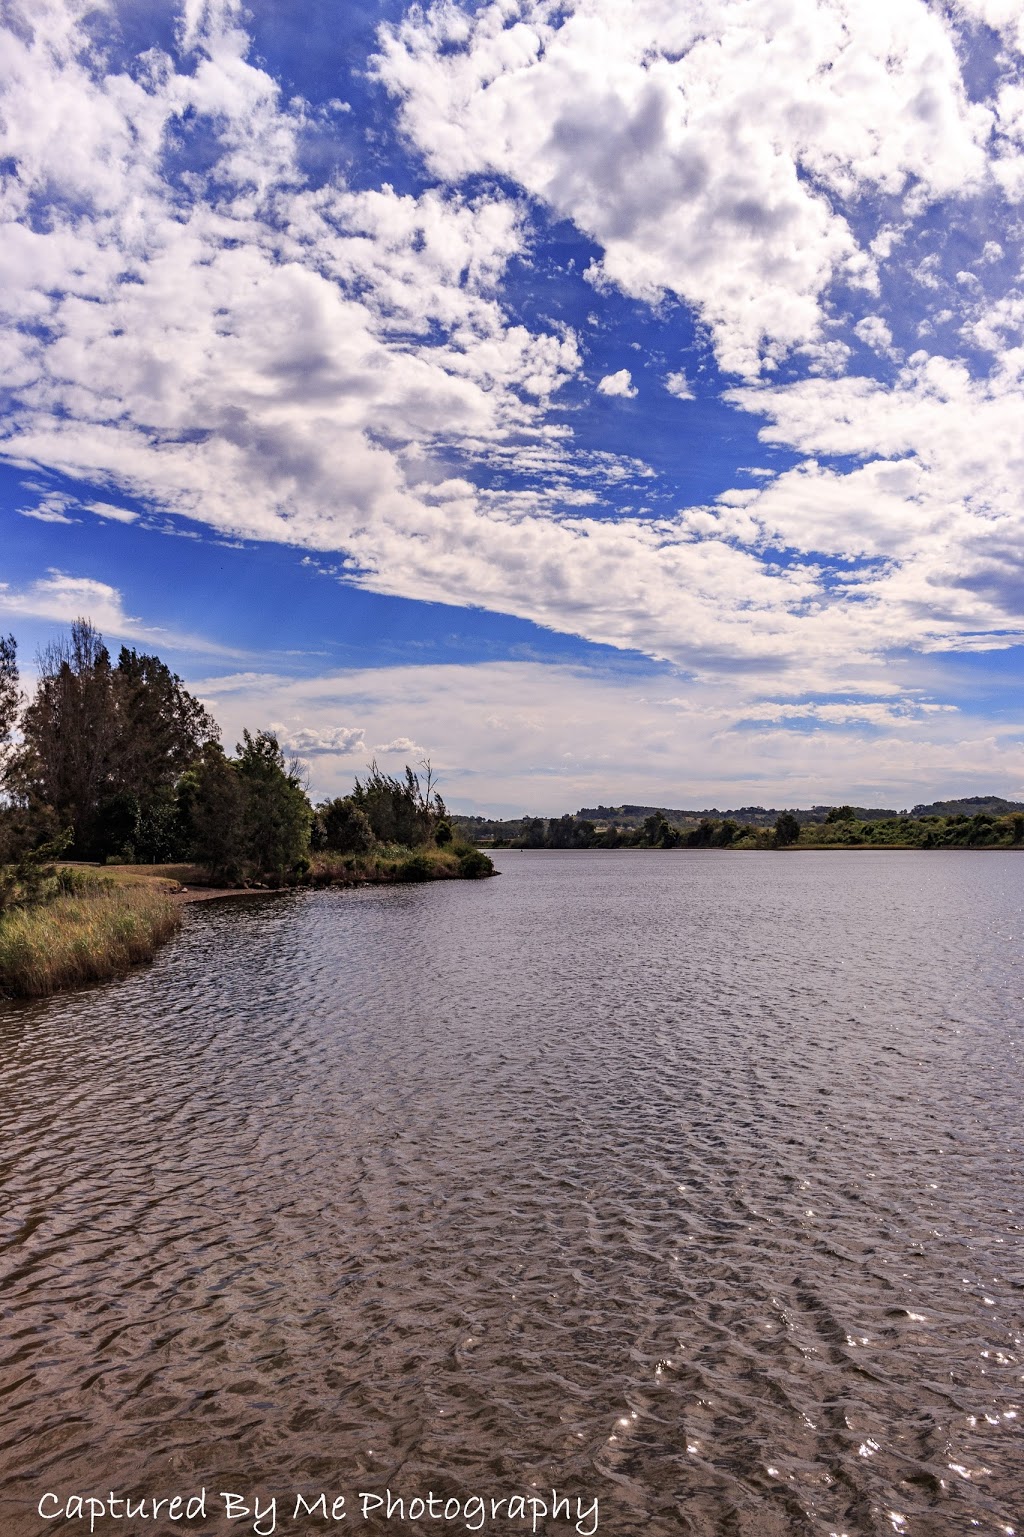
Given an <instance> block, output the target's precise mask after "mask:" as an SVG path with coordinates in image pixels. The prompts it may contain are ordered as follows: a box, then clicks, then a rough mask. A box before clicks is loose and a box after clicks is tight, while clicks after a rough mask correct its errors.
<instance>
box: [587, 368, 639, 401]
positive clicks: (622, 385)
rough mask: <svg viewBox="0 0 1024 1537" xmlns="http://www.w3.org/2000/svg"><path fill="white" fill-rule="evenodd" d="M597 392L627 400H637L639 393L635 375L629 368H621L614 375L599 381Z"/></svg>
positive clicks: (607, 375)
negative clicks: (634, 381) (634, 380)
mask: <svg viewBox="0 0 1024 1537" xmlns="http://www.w3.org/2000/svg"><path fill="white" fill-rule="evenodd" d="M597 392H598V394H599V395H621V396H622V397H623V399H625V400H633V399H635V397H636V393H637V391H636V386H635V384H634V383H633V375H632V374H631V373H630V371H629V369H628V368H620V369H619V370H618V372H617V373H614V374H605V376H604V378H603V379H600V380H599V381H598V385H597Z"/></svg>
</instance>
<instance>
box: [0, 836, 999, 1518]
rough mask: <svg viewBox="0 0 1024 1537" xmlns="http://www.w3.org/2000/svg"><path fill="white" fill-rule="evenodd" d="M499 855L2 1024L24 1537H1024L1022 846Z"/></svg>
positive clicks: (357, 896)
mask: <svg viewBox="0 0 1024 1537" xmlns="http://www.w3.org/2000/svg"><path fill="white" fill-rule="evenodd" d="M499 862H500V864H501V867H502V870H503V872H504V873H503V875H502V877H501V879H500V880H494V881H489V882H482V883H479V884H476V883H460V884H451V885H437V886H427V887H406V888H398V889H391V890H365V891H358V892H322V893H301V894H296V895H292V896H286V897H283V898H277V899H275V900H273V901H267V902H256V903H248V902H247V903H235V904H232V903H220V904H216V903H215V904H212V905H205V906H201V907H197V908H195V909H193V910H192V911H190V912H189V913H188V914H187V919H186V927H185V931H184V934H183V937H182V938H181V940H180V941H178V942H177V943H175V944H174V945H173V946H172V947H171V948H169V949H168V950H167V951H165V952H164V953H163V954H162V955H161V956H160V958H159V959H158V961H157V962H156V964H155V965H154V966H153V967H151V968H149V969H147V970H145V971H143V972H139V973H137V974H135V975H134V976H132V977H131V978H129V979H128V980H126V981H124V982H122V983H119V984H116V985H111V986H104V987H100V988H96V989H94V990H91V991H88V992H84V993H79V994H77V995H74V996H67V997H63V998H59V999H55V1000H52V1001H50V1002H46V1003H39V1004H34V1005H31V1006H27V1007H14V1006H10V1005H8V1006H4V1007H2V1008H0V1047H2V1061H3V1069H2V1076H0V1128H2V1144H0V1189H2V1192H3V1195H2V1207H0V1272H2V1283H0V1284H2V1294H0V1295H2V1314H0V1316H2V1320H3V1333H2V1342H0V1472H2V1474H3V1480H4V1482H3V1489H4V1497H3V1504H2V1507H0V1511H2V1513H0V1529H2V1531H3V1533H4V1537H7V1534H11V1537H22V1534H32V1537H37V1534H41V1533H50V1532H56V1533H59V1534H60V1537H65V1534H67V1533H75V1534H77V1533H79V1532H85V1531H88V1527H89V1523H88V1520H87V1519H86V1520H85V1521H78V1520H72V1521H71V1522H70V1523H66V1522H65V1521H64V1520H55V1521H46V1520H42V1519H40V1517H39V1516H38V1515H37V1514H36V1513H35V1509H36V1502H37V1501H38V1499H39V1498H40V1496H41V1495H42V1494H43V1493H45V1492H46V1491H53V1492H54V1493H55V1494H57V1495H58V1497H59V1500H60V1501H61V1502H62V1505H61V1508H64V1502H66V1500H67V1498H68V1496H70V1495H72V1494H74V1493H80V1494H84V1495H93V1496H94V1497H99V1496H103V1495H106V1494H109V1493H110V1492H111V1491H113V1492H114V1493H115V1494H125V1493H126V1492H132V1493H134V1494H135V1495H137V1496H138V1495H141V1496H164V1495H169V1494H171V1493H174V1492H180V1493H182V1494H183V1495H188V1494H190V1493H195V1491H197V1490H198V1489H199V1488H200V1487H202V1486H205V1487H206V1488H207V1490H208V1505H207V1512H206V1519H205V1521H200V1522H199V1523H198V1524H196V1525H195V1526H194V1528H187V1529H189V1530H192V1529H194V1530H196V1531H202V1532H209V1533H218V1534H219V1533H221V1532H232V1533H241V1532H249V1531H251V1530H252V1521H251V1519H250V1520H244V1521H243V1520H240V1521H237V1522H234V1523H229V1522H227V1520H226V1519H225V1517H224V1512H223V1509H222V1507H221V1505H220V1504H219V1500H218V1498H215V1497H214V1495H215V1493H218V1492H219V1491H232V1492H238V1493H246V1492H247V1493H248V1494H249V1495H250V1496H251V1495H252V1494H253V1493H258V1494H259V1495H260V1496H261V1499H262V1500H263V1501H265V1502H269V1500H270V1498H271V1496H274V1497H275V1498H276V1499H277V1501H278V1505H277V1512H276V1530H277V1531H278V1532H280V1533H306V1534H312V1533H314V1532H317V1533H323V1532H332V1531H337V1532H340V1533H347V1532H355V1531H357V1530H365V1531H366V1532H367V1534H368V1537H370V1534H371V1533H372V1532H373V1531H374V1530H376V1531H383V1530H385V1529H388V1530H394V1531H406V1532H413V1531H424V1532H435V1533H445V1534H453V1533H459V1534H461V1533H463V1532H465V1531H466V1530H467V1522H466V1519H465V1514H463V1515H460V1516H459V1517H457V1518H454V1517H453V1518H452V1519H450V1520H445V1519H444V1518H443V1517H442V1518H441V1519H432V1518H429V1517H427V1518H425V1519H423V1520H422V1521H420V1522H419V1523H416V1522H410V1521H409V1519H408V1512H407V1511H406V1512H405V1515H406V1519H405V1520H404V1523H403V1522H401V1521H399V1520H398V1518H397V1516H396V1517H395V1518H394V1519H393V1520H392V1522H391V1523H390V1525H389V1526H386V1524H385V1522H384V1521H382V1520H381V1519H380V1511H379V1509H377V1508H375V1509H374V1513H373V1515H372V1516H371V1518H370V1519H369V1520H367V1521H366V1522H365V1523H364V1522H363V1521H362V1520H361V1519H360V1512H359V1508H358V1500H357V1495H358V1492H360V1491H367V1492H380V1491H382V1490H384V1489H385V1488H387V1487H390V1488H391V1490H392V1491H393V1493H394V1494H396V1495H402V1496H403V1497H404V1498H406V1499H407V1500H408V1499H411V1498H414V1497H415V1496H417V1495H419V1496H425V1495H426V1493H427V1492H428V1491H431V1490H433V1491H435V1492H438V1491H440V1492H443V1493H444V1494H445V1495H446V1496H449V1497H451V1498H452V1499H453V1500H456V1499H457V1500H459V1501H461V1502H463V1503H464V1502H465V1501H466V1500H467V1499H469V1498H470V1497H471V1496H472V1495H473V1494H479V1495H481V1496H484V1497H486V1498H488V1499H490V1498H497V1499H501V1498H509V1497H513V1496H516V1495H519V1496H531V1497H533V1498H536V1499H540V1498H544V1499H546V1500H550V1496H551V1489H552V1487H553V1486H554V1487H555V1488H557V1490H558V1491H559V1493H563V1492H564V1493H565V1494H568V1495H570V1496H571V1498H572V1500H573V1501H574V1502H575V1500H576V1499H577V1498H578V1497H579V1498H582V1500H583V1503H584V1506H585V1507H586V1506H589V1504H590V1502H591V1501H592V1500H593V1499H595V1498H597V1499H598V1500H599V1522H600V1526H599V1530H600V1531H601V1532H602V1533H608V1534H616V1537H626V1534H634V1533H636V1534H639V1533H645V1534H655V1537H657V1534H661V1533H699V1534H704V1533H707V1534H718V1533H722V1534H743V1537H747V1534H749V1537H775V1534H789V1533H813V1534H816V1537H817V1534H821V1537H828V1534H831V1533H834V1534H840V1533H846V1534H848V1537H861V1534H867V1533H883V1532H884V1533H892V1532H894V1531H895V1532H898V1533H905V1534H915V1537H926V1534H927V1537H933V1534H934V1537H954V1534H957V1537H958V1534H961V1533H971V1532H975V1531H979V1532H982V1533H995V1532H1002V1533H1007V1532H1009V1531H1010V1530H1011V1529H1016V1527H1017V1523H1018V1520H1019V1519H1020V1517H1021V1511H1022V1510H1024V1447H1022V1442H1021V1418H1022V1416H1024V1380H1022V1377H1024V1348H1022V1333H1024V1327H1022V1322H1024V1321H1022V1311H1024V1289H1022V1288H1024V1267H1022V1249H1021V1231H1022V1230H1021V1211H1022V1183H1024V1175H1022V1166H1021V1036H1022V1033H1024V1017H1022V1015H1024V1006H1022V1002H1021V982H1022V979H1024V941H1022V933H1024V858H1021V857H1019V856H1016V855H1014V854H1012V853H1008V854H1000V853H993V854H970V853H967V854H957V853H949V854H932V855H929V854H906V853H889V854H887V853H884V852H877V853H875V852H871V853H863V854H800V855H796V856H773V855H770V854H767V855H759V854H716V853H708V854H703V853H677V854H660V853H653V854H643V853H608V854H603V853H589V854H553V853H552V854H544V853H538V854H519V853H507V854H504V855H500V856H499ZM320 1490H325V1491H329V1494H330V1496H331V1497H333V1496H334V1495H345V1496H346V1498H347V1500H348V1505H347V1507H346V1519H345V1520H344V1521H343V1522H337V1523H330V1522H327V1523H325V1522H324V1521H323V1520H319V1519H313V1518H306V1517H300V1519H298V1520H297V1521H296V1520H293V1519H292V1516H293V1509H294V1500H295V1494H296V1493H297V1492H302V1493H303V1494H304V1495H305V1497H306V1498H307V1500H308V1501H312V1500H313V1498H314V1497H315V1495H316V1494H317V1493H318V1492H319V1491H320ZM46 1508H47V1510H52V1509H53V1508H54V1507H53V1506H49V1507H46ZM472 1508H473V1509H474V1510H475V1507H472ZM516 1509H517V1507H513V1510H514V1511H515V1510H516ZM575 1517H576V1507H575V1504H574V1506H573V1520H575ZM470 1524H474V1525H475V1522H472V1523H470ZM531 1525H532V1522H531V1519H530V1518H529V1516H528V1517H527V1519H526V1520H525V1521H521V1520H519V1519H518V1518H517V1517H516V1518H514V1519H511V1520H510V1519H508V1510H507V1508H503V1509H502V1510H500V1511H499V1512H498V1514H497V1516H496V1518H495V1519H494V1520H493V1521H492V1520H491V1518H490V1512H489V1510H488V1512H487V1520H486V1525H485V1531H486V1532H487V1533H497V1532H501V1533H510V1532H528V1531H530V1529H531ZM582 1527H583V1529H584V1530H585V1531H588V1532H589V1531H590V1530H592V1524H591V1522H590V1520H589V1518H587V1517H584V1519H583V1521H582ZM184 1529H186V1526H185V1524H184V1523H182V1522H180V1521H179V1522H177V1523H171V1522H167V1521H154V1520H152V1519H147V1520H139V1521H137V1522H129V1521H126V1520H112V1519H109V1518H108V1517H104V1518H102V1519H101V1520H99V1521H98V1522H97V1523H96V1531H97V1532H99V1533H102V1534H105V1537H109V1534H116V1537H133V1534H135V1533H145V1534H146V1537H151V1534H156V1533H157V1532H159V1533H160V1534H161V1537H165V1534H167V1533H170V1532H180V1531H182V1530H184ZM537 1529H538V1530H540V1531H548V1532H555V1531H559V1532H566V1533H569V1532H572V1531H574V1530H575V1526H574V1525H573V1521H567V1520H566V1519H565V1518H564V1515H560V1517H559V1519H558V1520H557V1521H556V1520H550V1519H549V1520H547V1521H545V1519H544V1518H543V1516H541V1517H540V1518H539V1522H538V1528H537ZM261 1530H262V1531H263V1532H264V1533H265V1532H267V1531H269V1530H270V1528H269V1525H268V1523H267V1522H266V1521H264V1523H263V1525H262V1528H261Z"/></svg>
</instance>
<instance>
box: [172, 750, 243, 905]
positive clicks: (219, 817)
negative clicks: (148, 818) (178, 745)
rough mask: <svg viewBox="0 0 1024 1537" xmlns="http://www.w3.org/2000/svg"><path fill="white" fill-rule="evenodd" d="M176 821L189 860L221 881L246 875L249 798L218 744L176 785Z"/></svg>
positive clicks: (199, 759) (188, 770)
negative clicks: (246, 812)
mask: <svg viewBox="0 0 1024 1537" xmlns="http://www.w3.org/2000/svg"><path fill="white" fill-rule="evenodd" d="M177 801H178V823H179V829H180V837H181V841H182V844H183V846H184V849H185V851H186V853H187V854H188V856H189V858H191V859H194V860H196V861H197V862H198V863H199V864H203V865H206V866H207V867H208V868H209V870H210V873H211V874H212V875H213V876H214V877H215V878H216V879H218V880H227V881H234V880H238V879H239V878H240V876H241V875H242V874H243V871H244V867H245V861H246V855H247V852H248V849H247V839H246V827H245V796H244V794H243V790H242V784H241V780H240V779H239V775H238V769H237V768H236V766H235V764H233V763H232V762H231V761H230V759H228V758H226V757H225V756H224V752H223V750H222V748H221V746H220V744H219V743H218V742H207V743H206V744H205V745H204V747H203V748H202V751H201V752H200V755H199V757H198V759H197V760H196V761H195V763H193V764H192V765H191V767H190V768H188V769H187V770H186V772H185V773H184V774H183V775H182V777H181V780H180V781H179V784H178V796H177Z"/></svg>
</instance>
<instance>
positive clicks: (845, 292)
mask: <svg viewBox="0 0 1024 1537" xmlns="http://www.w3.org/2000/svg"><path fill="white" fill-rule="evenodd" d="M0 17H2V20H0V32H2V33H3V35H2V37H0V140H2V143H0V176H2V193H0V196H2V211H0V217H2V219H3V223H4V228H3V231H2V234H0V307H2V316H0V380H2V390H3V400H2V416H0V629H2V630H3V631H7V630H11V631H13V633H14V634H15V636H16V637H17V639H18V642H19V654H20V657H21V661H22V665H23V673H24V676H25V680H26V682H27V683H29V684H30V683H31V677H32V665H33V663H32V659H33V656H34V654H35V651H36V649H37V648H38V647H39V646H41V645H43V644H45V643H46V641H47V640H49V639H50V638H51V637H52V636H53V635H54V633H56V632H57V631H59V630H60V629H61V628H64V627H66V626H67V625H68V624H69V623H70V622H71V621H72V620H74V619H75V618H76V617H78V616H85V617H88V618H90V619H91V620H92V621H93V622H94V623H95V624H96V625H97V626H98V627H99V628H100V630H101V631H102V632H103V634H104V636H105V638H106V639H107V642H108V644H109V645H110V646H111V647H112V648H116V647H117V646H119V645H121V644H128V645H134V646H136V647H139V648H144V649H146V650H149V651H156V652H157V653H158V654H159V655H160V656H161V657H163V658H164V660H166V661H168V662H169V663H170V664H171V665H172V666H173V667H174V669H175V670H176V671H177V672H178V673H180V675H181V676H182V677H183V678H184V679H185V680H186V682H187V683H188V685H189V686H190V687H191V688H192V689H193V691H194V692H196V693H197V694H199V695H200V697H202V699H203V700H204V701H205V702H206V703H207V704H208V705H209V707H210V708H211V710H212V711H213V713H214V714H215V716H216V717H217V719H218V720H219V721H220V723H221V725H222V727H223V730H224V741H225V745H226V746H227V747H228V749H229V750H230V749H231V747H232V746H233V744H234V742H235V741H236V740H237V739H238V737H239V736H240V734H241V730H242V728H243V726H246V727H249V728H250V729H258V728H260V727H272V728H273V729H275V730H276V731H277V732H278V733H279V735H280V738H281V740H282V742H283V744H284V745H285V747H286V748H287V750H288V751H289V752H290V753H295V754H297V755H298V756H299V757H300V758H301V759H302V761H303V762H304V764H305V765H306V768H307V772H308V775H309V781H310V786H311V791H312V793H313V794H314V796H316V797H317V798H319V797H322V796H328V795H335V794H343V793H345V792H346V791H347V790H348V789H349V788H350V787H351V785H352V782H353V777H354V776H355V775H356V774H359V773H362V772H363V771H364V770H365V768H366V765H367V764H368V763H369V762H370V761H371V760H373V759H376V760H377V761H378V762H379V763H380V765H381V766H382V767H383V768H385V769H387V770H389V771H393V772H397V771H400V770H401V769H402V767H403V766H404V764H405V763H406V762H411V763H413V764H416V763H418V762H419V761H420V760H421V759H424V758H428V757H429V758H430V760H431V762H432V764H433V767H434V769H435V771H436V772H437V773H438V774H439V775H440V780H441V788H442V793H444V794H445V796H446V798H447V800H448V802H449V804H450V805H451V806H452V807H454V808H455V809H457V810H462V811H470V812H479V813H484V814H495V815H520V814H522V813H524V812H529V813H532V814H548V815H552V814H559V813H561V812H563V811H567V810H572V809H575V808H576V807H578V806H580V805H593V804H594V803H595V802H602V803H605V804H617V803H620V802H622V801H632V802H641V803H648V804H665V805H671V806H695V807H704V806H711V805H717V806H719V807H723V808H724V807H726V806H730V807H731V806H741V805H747V804H762V805H768V806H772V805H787V804H788V805H810V804H816V803H828V802H842V801H854V802H855V803H857V804H863V805H890V806H893V807H896V808H897V809H899V808H902V807H904V806H910V805H912V804H914V803H915V802H918V801H921V800H931V799H933V798H936V797H943V798H944V797H947V796H954V795H970V794H978V793H997V794H1003V795H1007V796H1010V797H1011V798H1021V799H1024V690H1022V688H1021V659H1022V655H1024V338H1022V334H1021V327H1022V323H1024V276H1022V270H1021V269H1022V246H1024V239H1022V237H1024V222H1022V218H1021V201H1022V198H1024V0H948V3H939V0H932V3H927V0H884V3H882V0H688V3H686V4H685V5H681V4H680V3H679V0H631V3H630V4H628V5H624V4H623V3H622V0H493V3H491V0H484V3H462V4H458V3H452V0H437V3H426V4H422V5H409V4H405V3H402V0H304V3H303V4H302V5H301V6H299V5H295V4H294V3H291V0H251V3H250V4H248V5H245V6H243V5H241V4H238V3H235V0H184V5H183V6H182V7H181V8H180V9H178V8H175V7H174V6H173V5H172V4H168V3H156V0H107V3H104V4H99V5H92V4H89V3H87V0H6V4H5V6H4V8H3V11H2V12H0Z"/></svg>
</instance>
